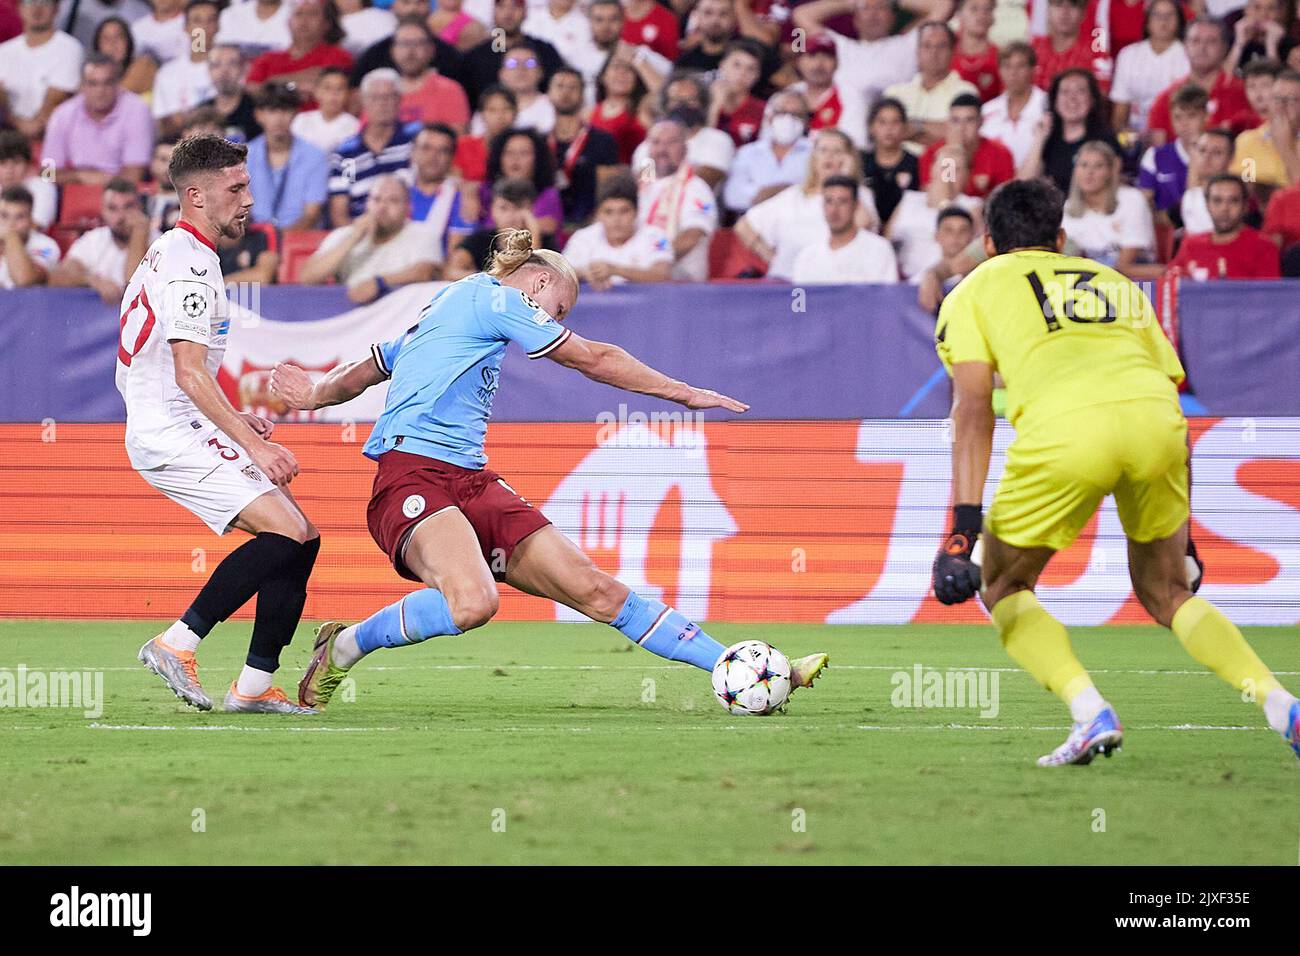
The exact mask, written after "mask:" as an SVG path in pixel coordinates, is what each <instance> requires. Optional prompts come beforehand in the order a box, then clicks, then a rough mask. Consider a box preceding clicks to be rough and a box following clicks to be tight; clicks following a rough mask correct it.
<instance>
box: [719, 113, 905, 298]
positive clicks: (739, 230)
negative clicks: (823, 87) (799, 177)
mask: <svg viewBox="0 0 1300 956" xmlns="http://www.w3.org/2000/svg"><path fill="white" fill-rule="evenodd" d="M812 141H813V147H812V159H811V160H810V161H809V163H808V175H807V177H806V178H805V179H804V181H803V182H802V183H798V184H796V185H794V186H787V187H786V188H785V189H783V190H781V191H780V192H779V193H777V194H776V195H775V196H773V197H771V198H770V199H766V200H764V201H763V202H760V203H757V204H756V205H755V206H754V207H753V208H751V209H750V210H749V211H748V212H747V213H745V215H743V216H741V217H740V221H739V222H738V223H736V237H737V238H738V239H739V240H740V241H741V242H742V243H743V244H744V246H745V247H746V248H747V249H749V251H750V252H752V253H754V254H755V255H756V256H758V257H759V258H760V259H762V260H763V261H764V262H766V263H767V276H768V277H769V278H772V279H789V278H790V276H791V273H792V270H793V268H794V260H795V257H796V256H798V255H799V253H800V252H802V251H803V250H804V249H805V248H807V247H808V246H811V245H814V244H816V243H819V242H821V241H822V240H824V239H825V238H826V235H827V233H826V229H827V227H826V217H825V215H824V210H823V205H824V198H823V196H822V186H823V185H824V184H825V183H826V181H827V180H829V179H830V178H831V177H832V176H849V177H851V178H852V179H853V180H854V181H856V182H858V183H861V182H862V169H861V166H860V164H859V158H858V151H857V150H856V149H854V148H853V143H852V141H851V140H850V139H849V138H848V136H846V135H845V134H844V133H843V132H842V131H841V130H838V129H823V130H818V131H817V132H816V133H814V134H813V136H812ZM855 217H856V219H857V223H858V225H859V226H860V227H861V228H863V229H870V230H875V229H876V228H878V227H879V225H880V219H879V217H878V216H877V215H876V206H875V203H874V201H873V200H872V196H871V190H869V189H867V187H866V186H863V185H859V187H858V209H857V213H856V214H855Z"/></svg>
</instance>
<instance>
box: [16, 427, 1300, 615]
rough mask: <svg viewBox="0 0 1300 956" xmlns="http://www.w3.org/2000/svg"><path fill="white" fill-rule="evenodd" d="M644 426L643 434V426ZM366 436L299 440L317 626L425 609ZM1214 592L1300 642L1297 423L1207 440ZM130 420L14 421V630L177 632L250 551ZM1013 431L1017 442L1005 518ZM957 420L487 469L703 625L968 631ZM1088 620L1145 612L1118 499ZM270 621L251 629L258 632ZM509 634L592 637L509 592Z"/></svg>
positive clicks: (1203, 497) (1199, 523)
mask: <svg viewBox="0 0 1300 956" xmlns="http://www.w3.org/2000/svg"><path fill="white" fill-rule="evenodd" d="M643 417H644V416H643ZM368 428H369V426H368V425H365V424H361V425H355V424H349V423H338V424H285V425H281V426H280V427H279V428H278V429H277V431H276V439H277V440H278V441H281V442H282V443H283V444H285V445H287V446H288V447H289V448H290V449H291V450H292V451H293V452H294V454H295V455H296V456H297V458H298V461H299V463H300V465H301V467H302V473H301V474H300V475H299V477H298V478H297V479H296V480H295V481H294V483H293V485H292V491H293V494H294V496H295V497H296V498H297V500H298V501H299V502H300V503H301V504H302V506H303V508H304V510H305V511H306V512H307V514H308V515H309V516H310V517H311V519H312V520H313V521H314V522H315V524H316V525H317V526H318V527H319V528H320V529H321V533H322V548H321V555H320V560H319V562H318V564H317V567H316V572H315V574H314V576H313V578H312V580H311V584H310V587H309V595H308V601H307V607H306V611H305V617H306V618H307V619H309V620H320V619H323V618H341V619H346V620H355V619H357V618H360V617H364V616H366V615H367V614H369V613H370V612H372V611H374V610H376V609H378V608H379V607H381V606H383V605H384V604H386V603H389V602H391V601H393V600H396V599H397V598H398V597H400V596H401V595H402V594H404V593H406V592H407V591H409V590H410V588H411V585H410V584H409V583H408V582H405V581H403V580H401V579H400V578H398V576H397V574H396V573H395V572H394V571H393V570H392V568H391V567H390V566H389V565H388V563H387V562H386V560H385V558H384V556H383V555H382V554H381V553H380V551H379V549H378V548H377V547H376V546H375V544H374V542H373V541H372V540H371V539H370V535H369V533H368V532H367V530H366V524H365V508H366V503H367V501H368V500H369V496H370V486H371V481H372V479H373V475H374V463H373V462H371V461H370V460H369V459H367V458H365V457H363V456H362V454H361V446H362V444H363V443H364V441H365V438H366V435H367V433H368ZM1192 431H1193V436H1194V448H1193V453H1194V454H1193V475H1194V482H1193V514H1194V523H1193V527H1194V533H1195V534H1196V536H1197V540H1198V544H1199V547H1200V550H1201V554H1202V556H1203V557H1204V559H1205V560H1206V564H1207V566H1208V571H1207V576H1206V584H1205V587H1204V589H1203V590H1202V594H1203V595H1205V596H1207V597H1208V598H1209V599H1210V600H1212V601H1215V602H1216V603H1218V604H1220V605H1221V606H1222V607H1223V608H1224V610H1225V611H1226V612H1227V613H1229V614H1230V615H1232V616H1233V617H1234V619H1235V620H1238V621H1240V622H1241V623H1243V624H1247V623H1256V624H1295V623H1297V622H1300V420H1296V419H1258V420H1252V419H1198V420H1195V421H1194V422H1193V428H1192ZM122 434H123V426H122V425H120V424H99V425H74V424H57V423H54V422H47V423H44V424H4V425H0V499H2V500H3V504H4V508H3V511H2V512H0V616H5V617H31V618H95V619H98V618H163V619H166V618H174V617H176V616H177V615H179V614H180V613H181V612H182V611H183V610H184V609H185V607H186V606H187V605H188V604H189V601H190V600H191V598H192V597H193V595H194V593H195V592H196V591H197V589H198V588H199V587H200V586H201V585H202V583H203V582H204V581H205V580H206V578H207V576H208V575H209V574H210V573H211V571H212V569H213V568H214V567H215V566H216V564H217V563H218V562H219V561H220V560H221V559H222V558H223V557H224V556H225V555H226V554H228V553H229V552H230V551H231V550H232V549H233V548H234V547H237V546H238V545H239V544H240V543H241V542H242V541H243V540H244V536H243V535H242V534H239V533H238V532H234V533H231V534H229V535H226V536H225V537H221V538H218V537H215V536H214V535H212V534H211V532H209V531H208V530H207V529H206V528H205V527H204V526H203V524H202V523H201V522H199V521H198V519H197V518H195V517H194V516H193V515H191V514H190V513H189V512H187V511H185V510H184V509H182V508H181V507H180V506H178V505H176V504H173V503H172V502H170V501H168V500H167V499H166V498H164V497H163V496H162V495H160V494H159V493H158V492H156V491H154V490H153V489H152V488H151V487H150V486H149V485H147V484H146V483H145V482H144V481H143V480H142V479H141V478H140V477H139V476H138V475H137V474H136V473H135V472H134V471H132V469H131V468H130V465H129V464H128V462H127V459H126V454H125V452H124V450H123V447H122ZM1011 437H1012V435H1011V431H1010V429H1009V427H1007V426H1006V425H1005V423H1000V424H999V428H998V433H997V437H996V439H995V448H994V462H993V467H992V469H991V477H990V486H989V489H988V491H987V492H986V500H988V498H989V497H991V493H992V486H993V482H994V481H995V480H996V477H997V475H998V474H999V473H1000V471H1001V461H1002V456H1003V454H1004V453H1005V449H1006V446H1007V444H1008V442H1009V441H1010V439H1011ZM948 440H949V439H948V431H947V426H946V423H944V422H939V421H897V420H891V421H883V420H870V421H817V422H740V421H736V422H721V423H708V424H703V423H701V422H699V421H696V420H694V418H693V417H692V416H691V415H690V414H689V413H687V415H686V416H685V417H683V416H676V417H670V416H664V417H663V419H661V420H653V419H652V420H648V421H640V420H635V419H633V420H629V421H623V420H620V421H610V422H599V423H565V424H537V423H517V424H512V423H503V424H496V425H493V426H491V428H490V430H489V438H488V449H487V450H488V455H489V458H490V467H492V468H493V469H494V470H496V471H498V472H499V473H500V474H501V475H502V476H503V477H504V478H505V479H506V480H507V481H508V482H509V483H510V484H511V485H512V486H513V487H514V488H515V489H516V490H517V491H518V492H519V493H520V494H522V495H523V496H524V497H525V498H527V499H528V500H529V501H530V502H532V503H533V504H534V505H535V506H536V507H538V508H540V509H541V510H542V511H543V512H544V513H545V514H546V515H547V517H549V518H550V519H551V520H552V521H553V522H554V523H555V524H556V525H557V526H558V527H559V528H560V530H562V531H564V532H565V533H566V534H568V535H569V536H570V537H572V538H573V539H574V540H575V541H577V542H578V544H579V545H580V546H581V547H582V548H583V549H584V550H586V552H587V553H588V554H590V555H591V557H592V558H593V560H595V562H596V563H597V564H598V565H600V566H601V567H602V568H604V569H606V570H607V571H609V572H610V573H612V574H614V575H616V576H617V577H619V578H620V579H621V580H623V581H624V582H626V583H627V584H628V585H629V586H631V587H633V588H636V589H638V590H640V591H642V592H644V593H650V594H654V595H656V596H658V597H660V598H661V599H662V600H664V601H666V602H668V603H670V604H673V605H676V606H678V607H679V608H681V610H682V611H683V613H685V614H687V615H688V616H690V617H693V618H696V619H701V620H703V619H713V620H727V621H809V622H814V621H815V622H829V623H846V624H847V623H907V622H910V621H933V622H940V621H950V622H969V621H977V620H982V619H983V617H984V615H983V611H982V609H980V608H979V607H978V606H977V604H976V602H970V603H969V604H966V605H963V606H961V607H959V608H944V607H942V606H941V605H939V604H938V603H937V602H935V600H934V599H933V597H932V596H931V595H930V594H929V566H930V561H931V559H932V557H933V555H934V551H935V549H936V548H937V546H938V544H939V542H940V540H941V539H942V537H943V535H944V532H945V531H946V526H947V522H948V520H949V511H948V504H949V458H948V451H949V445H948ZM1040 593H1041V594H1042V597H1043V601H1044V604H1046V605H1047V606H1048V607H1049V608H1050V609H1051V610H1053V612H1054V613H1057V614H1059V615H1060V616H1061V617H1062V619H1064V620H1065V621H1066V622H1067V623H1070V624H1104V623H1108V622H1134V621H1142V620H1145V616H1144V614H1143V612H1142V610H1141V608H1140V607H1139V606H1138V604H1137V602H1136V600H1135V599H1134V598H1133V596H1132V593H1131V591H1130V589H1129V587H1128V581H1127V569H1126V564H1125V551H1124V541H1123V536H1122V529H1120V527H1119V523H1118V518H1117V516H1116V514H1115V511H1114V507H1113V505H1112V504H1110V503H1109V502H1108V503H1107V504H1106V505H1105V506H1103V508H1102V509H1101V511H1100V512H1099V513H1098V516H1097V517H1096V518H1095V519H1094V520H1093V522H1092V523H1091V524H1090V525H1089V527H1088V529H1087V530H1086V532H1085V533H1084V535H1083V536H1082V537H1081V538H1080V539H1079V541H1077V542H1076V543H1075V544H1074V545H1073V546H1072V547H1071V548H1069V549H1068V550H1066V551H1065V552H1063V553H1062V554H1060V555H1058V556H1057V558H1056V559H1055V560H1054V562H1053V564H1052V565H1051V566H1050V567H1049V570H1048V573H1047V575H1046V576H1045V577H1044V580H1043V582H1042V585H1041V587H1040ZM251 610H252V605H251V604H250V605H249V606H248V607H246V608H245V609H244V611H243V612H241V615H242V616H245V617H247V616H249V615H250V614H251ZM500 616H501V617H503V618H507V619H516V620H557V619H558V620H577V619H578V617H577V616H576V615H575V614H573V613H572V612H570V611H569V610H568V609H566V608H559V607H557V606H556V605H553V604H551V603H550V602H546V601H542V600H540V599H537V598H532V597H528V596H525V595H522V594H519V593H517V592H515V591H513V590H511V589H510V588H508V587H503V589H502V602H501V611H500Z"/></svg>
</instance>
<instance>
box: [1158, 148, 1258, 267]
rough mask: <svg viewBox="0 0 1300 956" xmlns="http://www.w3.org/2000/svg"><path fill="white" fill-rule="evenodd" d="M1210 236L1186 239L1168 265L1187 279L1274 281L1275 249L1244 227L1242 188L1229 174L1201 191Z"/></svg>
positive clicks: (1245, 200)
mask: <svg viewBox="0 0 1300 956" xmlns="http://www.w3.org/2000/svg"><path fill="white" fill-rule="evenodd" d="M1205 192H1206V203H1207V205H1208V206H1209V210H1210V220H1211V221H1212V222H1213V224H1214V229H1213V231H1212V232H1207V233H1201V234H1199V235H1195V236H1188V237H1187V238H1185V239H1184V240H1183V244H1182V245H1181V246H1180V247H1179V249H1178V255H1176V256H1174V259H1173V261H1172V262H1170V263H1169V269H1170V271H1177V272H1179V273H1181V274H1182V275H1185V276H1187V277H1189V278H1191V279H1194V280H1197V281H1204V280H1206V279H1277V278H1280V277H1281V267H1280V263H1279V256H1278V249H1277V246H1276V245H1274V244H1273V243H1272V242H1270V241H1269V240H1268V239H1265V238H1264V237H1263V236H1262V235H1261V234H1260V233H1259V232H1258V231H1256V230H1255V229H1252V228H1251V227H1250V226H1247V225H1246V224H1245V216H1246V206H1247V202H1248V200H1249V195H1248V193H1247V191H1246V184H1245V183H1243V182H1242V181H1241V179H1240V178H1238V177H1237V176H1234V175H1232V174H1231V173H1224V174H1222V175H1220V176H1215V177H1214V178H1213V179H1211V180H1210V183H1209V185H1208V186H1206V187H1205Z"/></svg>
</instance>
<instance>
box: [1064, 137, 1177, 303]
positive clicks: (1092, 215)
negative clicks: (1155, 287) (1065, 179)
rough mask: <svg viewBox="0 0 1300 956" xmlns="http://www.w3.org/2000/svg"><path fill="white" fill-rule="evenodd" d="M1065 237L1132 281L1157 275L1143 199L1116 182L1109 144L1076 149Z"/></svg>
mask: <svg viewBox="0 0 1300 956" xmlns="http://www.w3.org/2000/svg"><path fill="white" fill-rule="evenodd" d="M1061 228H1063V229H1064V230H1065V234H1066V236H1067V237H1068V238H1069V239H1070V240H1071V241H1073V242H1074V244H1075V245H1077V246H1078V247H1079V250H1080V252H1081V253H1082V254H1083V255H1085V256H1087V257H1088V258H1089V259H1095V260H1097V261H1098V262H1100V263H1103V264H1104V265H1108V266H1111V267H1112V268H1114V269H1116V270H1118V271H1119V272H1122V273H1124V274H1125V275H1126V276H1128V277H1129V278H1131V279H1158V278H1159V277H1160V276H1161V274H1162V273H1163V272H1164V267H1163V266H1161V265H1159V264H1157V263H1156V262H1155V257H1156V255H1155V253H1156V232H1155V224H1154V222H1153V221H1152V218H1151V208H1150V206H1148V205H1147V201H1146V197H1145V196H1143V195H1142V193H1141V192H1140V191H1139V190H1137V189H1134V188H1133V187H1132V186H1124V185H1122V184H1121V181H1120V161H1119V157H1118V156H1117V155H1116V154H1115V151H1114V150H1113V149H1111V147H1110V146H1109V145H1108V144H1107V143H1103V142H1100V141H1098V140H1091V141H1089V142H1087V143H1084V144H1083V146H1082V147H1080V149H1079V155H1078V157H1077V158H1076V159H1075V162H1074V175H1073V176H1072V177H1071V179H1070V194H1069V196H1068V197H1067V198H1066V202H1065V219H1064V220H1063V221H1062V223H1061Z"/></svg>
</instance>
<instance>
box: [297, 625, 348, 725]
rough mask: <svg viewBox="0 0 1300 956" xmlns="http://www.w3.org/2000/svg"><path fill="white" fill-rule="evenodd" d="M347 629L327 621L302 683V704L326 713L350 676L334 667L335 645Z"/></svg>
mask: <svg viewBox="0 0 1300 956" xmlns="http://www.w3.org/2000/svg"><path fill="white" fill-rule="evenodd" d="M346 627H347V625H346V624H343V623H341V622H339V621H326V622H325V623H324V624H322V625H321V626H320V627H318V628H317V629H316V644H315V646H314V647H313V648H312V653H311V662H310V663H308V665H307V671H306V673H304V674H303V675H302V680H301V681H299V682H298V703H300V704H302V705H303V706H304V707H314V708H316V710H318V711H321V710H324V709H325V708H326V707H327V706H329V702H330V699H331V698H332V697H333V696H334V692H335V691H336V690H338V687H339V684H341V683H342V682H343V678H345V677H347V676H348V672H347V671H346V670H345V669H344V668H342V667H339V666H337V665H336V664H335V663H334V642H335V641H336V640H337V639H338V636H339V635H340V634H342V633H343V630H344V629H345V628H346Z"/></svg>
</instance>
